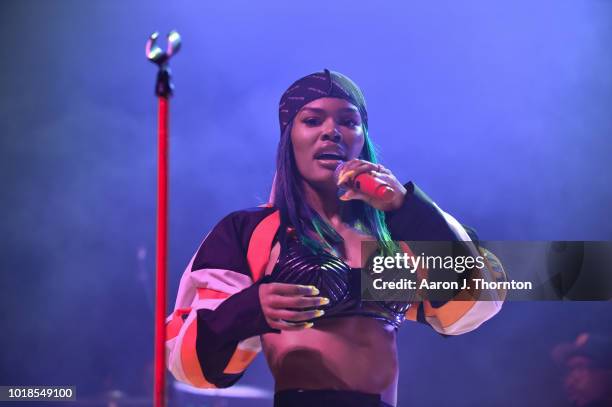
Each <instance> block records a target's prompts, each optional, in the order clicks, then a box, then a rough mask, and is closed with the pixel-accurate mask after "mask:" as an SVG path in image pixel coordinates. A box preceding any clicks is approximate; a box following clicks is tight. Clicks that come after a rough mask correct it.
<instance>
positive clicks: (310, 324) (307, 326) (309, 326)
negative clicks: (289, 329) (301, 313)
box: [304, 322, 314, 329]
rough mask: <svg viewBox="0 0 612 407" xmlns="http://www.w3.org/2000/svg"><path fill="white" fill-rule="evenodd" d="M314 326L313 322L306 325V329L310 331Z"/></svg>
mask: <svg viewBox="0 0 612 407" xmlns="http://www.w3.org/2000/svg"><path fill="white" fill-rule="evenodd" d="M313 325H314V324H313V323H312V322H308V323H307V324H306V325H304V328H306V329H308V328H312V326H313Z"/></svg>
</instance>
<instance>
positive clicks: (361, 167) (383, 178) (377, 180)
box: [334, 159, 406, 211]
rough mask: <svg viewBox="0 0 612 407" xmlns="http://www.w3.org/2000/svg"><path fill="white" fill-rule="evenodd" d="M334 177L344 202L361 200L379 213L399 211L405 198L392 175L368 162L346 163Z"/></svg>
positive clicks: (356, 160)
mask: <svg viewBox="0 0 612 407" xmlns="http://www.w3.org/2000/svg"><path fill="white" fill-rule="evenodd" d="M334 177H335V180H336V184H337V185H338V187H339V192H340V193H341V194H342V195H341V196H340V199H341V200H343V201H348V200H351V199H360V200H362V201H365V202H366V203H368V204H369V205H370V206H372V207H374V208H376V209H379V210H382V211H391V210H394V209H397V208H399V207H400V206H401V205H402V203H403V202H404V197H405V196H406V188H404V186H403V185H402V184H401V183H400V182H399V181H398V180H397V178H395V176H394V175H393V173H392V172H391V171H389V170H388V169H386V168H385V167H384V166H382V165H380V164H374V163H371V162H369V161H364V160H359V159H353V160H350V161H347V162H344V163H342V164H340V165H339V166H338V168H336V171H335V173H334Z"/></svg>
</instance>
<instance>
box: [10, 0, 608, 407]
mask: <svg viewBox="0 0 612 407" xmlns="http://www.w3.org/2000/svg"><path fill="white" fill-rule="evenodd" d="M174 28H176V29H178V30H179V31H180V33H181V35H182V36H183V39H184V44H183V45H184V47H183V49H182V50H181V52H180V54H179V55H178V56H177V57H176V58H175V59H174V60H173V61H172V69H173V72H174V78H175V80H174V82H175V84H176V94H175V97H174V98H173V99H172V106H171V110H172V118H171V140H170V144H171V157H170V159H171V209H170V226H171V227H170V264H169V266H170V268H169V270H170V277H169V285H170V291H169V297H170V298H169V299H170V302H171V303H173V301H174V296H175V292H176V289H177V287H178V280H179V276H180V274H181V273H182V271H183V269H184V267H185V266H186V264H187V262H188V261H189V259H190V256H191V255H192V254H193V252H194V251H195V250H196V248H197V246H198V244H199V243H200V241H201V240H202V238H203V237H204V236H205V234H206V233H207V232H208V231H209V230H210V228H211V227H212V226H213V225H214V224H215V223H216V222H217V221H218V220H220V219H221V217H223V216H224V215H225V214H227V213H229V212H230V211H233V210H236V209H240V208H245V207H250V206H254V205H257V204H260V203H262V202H264V201H266V199H267V196H268V193H269V187H270V183H271V178H272V175H273V168H274V157H275V149H276V144H277V141H278V138H279V130H278V123H277V105H278V100H279V98H280V95H281V94H282V92H283V91H284V90H285V89H286V88H287V87H288V85H289V84H290V83H291V82H293V81H294V80H295V79H297V78H299V77H301V76H304V75H306V74H309V73H311V72H314V71H319V70H321V69H323V68H325V67H327V68H329V69H332V70H336V71H339V72H342V73H344V74H346V75H348V76H350V77H351V78H352V79H354V80H355V81H356V82H357V83H358V84H359V86H360V87H361V88H362V89H363V91H364V93H365V95H366V99H367V103H368V112H369V117H370V134H371V136H372V138H373V139H374V141H375V142H376V144H377V145H378V146H379V147H380V150H381V158H382V162H383V163H384V164H385V165H386V166H387V167H388V168H390V169H391V170H392V171H394V173H395V174H396V175H397V176H398V178H400V179H401V180H403V181H408V180H414V181H415V182H416V183H417V184H418V185H419V186H420V187H421V188H422V189H423V190H425V191H426V192H427V193H428V194H429V195H430V196H431V197H432V198H433V199H434V200H435V201H436V202H437V203H438V204H439V205H440V206H441V207H442V208H444V209H445V210H446V211H448V212H450V213H451V214H453V215H454V216H455V217H457V218H458V219H460V220H461V221H462V222H463V223H465V224H468V225H471V226H473V227H474V228H476V229H477V230H478V232H479V234H480V236H481V238H483V239H487V240H510V239H526V240H529V239H533V240H535V239H552V240H572V239H580V240H582V239H588V240H612V224H611V223H610V207H611V204H612V191H611V189H610V182H611V180H612V176H611V174H612V172H611V171H610V170H611V167H612V166H611V164H610V158H611V157H612V141H611V136H612V119H611V117H612V116H611V113H610V112H611V110H612V75H611V72H612V52H611V51H610V50H611V47H612V2H610V1H606V0H585V1H570V0H567V1H559V0H544V1H535V2H534V1H525V0H521V1H505V2H489V1H484V0H482V1H462V2H453V1H442V2H435V4H433V3H431V2H424V1H420V2H402V1H387V2H356V1H352V2H351V1H335V2H326V1H308V2H303V3H300V4H297V3H296V2H281V1H274V2H271V1H269V2H248V1H223V2H221V1H218V2H201V1H175V2H164V3H163V4H162V2H150V1H144V0H143V1H121V2H120V1H76V0H75V1H43V0H27V1H6V0H3V1H0V38H2V39H3V41H2V45H1V46H0V78H1V81H2V82H1V84H2V86H1V88H0V92H1V97H0V146H1V153H0V154H1V155H0V177H1V178H0V180H1V182H2V186H3V192H2V198H1V200H0V209H1V211H2V214H3V221H2V235H1V236H2V238H1V239H2V240H1V242H0V247H1V248H2V255H1V256H0V267H1V271H2V272H1V275H0V287H1V290H2V291H1V293H0V309H1V311H0V324H1V325H0V329H1V331H0V332H1V333H0V349H1V353H0V354H1V358H0V384H5V385H9V384H58V385H59V384H74V385H77V386H78V391H79V393H78V394H79V397H83V398H84V397H88V396H92V397H93V396H94V395H96V394H99V393H101V392H103V391H107V390H109V389H121V390H123V391H125V392H127V393H128V394H131V395H138V394H150V392H151V388H150V386H151V383H150V377H151V374H150V372H149V369H150V363H151V359H152V348H153V312H152V292H153V272H154V256H153V254H154V234H155V224H154V219H155V218H154V216H155V174H156V172H155V171H156V156H155V153H156V99H155V97H154V95H153V86H154V81H155V73H156V69H155V67H154V66H153V65H152V64H151V63H149V62H148V61H147V60H146V59H145V56H144V45H145V41H146V39H147V37H148V35H149V34H150V33H151V32H153V31H155V30H159V31H161V32H162V34H164V35H165V33H167V32H168V31H169V30H171V29H174ZM162 43H164V44H165V41H162ZM139 253H140V257H139ZM610 310H611V307H610V305H609V304H606V303H521V304H518V303H509V304H506V305H505V307H504V309H503V310H502V312H501V313H500V314H499V315H498V316H497V317H496V318H494V319H493V320H491V321H489V322H488V323H486V324H485V325H484V326H483V327H481V329H479V330H478V331H476V332H473V333H470V334H467V335H464V336H461V337H457V338H449V339H444V338H442V337H439V336H438V335H437V334H436V333H435V332H433V331H432V330H431V329H428V328H427V327H425V326H421V325H418V324H413V323H405V324H404V325H403V326H402V328H401V329H400V338H399V341H400V346H399V349H400V359H401V361H400V363H401V377H400V390H399V401H400V403H399V405H400V406H402V405H424V404H426V403H427V404H433V405H454V406H463V405H465V406H468V405H469V406H476V405H493V404H495V405H504V404H511V403H512V404H514V405H538V406H563V405H564V401H563V395H562V392H561V387H560V379H559V375H558V372H557V370H556V368H555V366H554V364H553V362H552V361H551V360H550V357H549V351H550V348H551V347H552V346H553V345H554V344H556V343H558V342H560V341H569V340H572V339H573V338H574V337H575V336H576V335H577V334H578V333H579V332H582V331H585V330H598V331H604V332H610V331H612V328H611V324H610V322H609V321H610V316H609V312H610ZM372 374H375V371H373V372H372ZM241 384H252V385H256V386H261V387H264V388H266V389H268V390H272V386H273V382H272V379H271V376H270V374H269V372H268V369H267V367H266V365H265V362H264V360H263V357H261V356H260V357H259V358H258V359H257V361H256V362H255V364H254V365H252V366H251V367H250V369H249V370H248V372H247V374H246V376H245V377H244V378H243V380H242V381H241ZM263 405H269V402H268V403H264V404H263ZM230 406H231V404H230Z"/></svg>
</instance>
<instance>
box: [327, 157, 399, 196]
mask: <svg viewBox="0 0 612 407" xmlns="http://www.w3.org/2000/svg"><path fill="white" fill-rule="evenodd" d="M344 164H345V163H342V164H340V165H339V166H338V167H337V168H336V171H334V179H335V180H336V184H337V183H338V179H339V178H340V173H341V172H342V168H343V167H344ZM353 188H355V189H356V190H358V191H360V192H361V193H363V194H365V195H367V196H369V197H372V198H375V199H378V200H381V201H382V202H391V200H393V195H394V192H393V189H391V187H389V185H388V184H386V183H384V182H383V181H381V180H380V179H378V178H376V177H375V176H374V175H372V174H371V173H369V172H362V173H361V174H359V175H357V176H356V177H355V178H354V179H353ZM345 192H346V189H344V188H339V189H338V196H341V195H343V194H344V193H345Z"/></svg>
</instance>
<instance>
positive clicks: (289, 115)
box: [278, 69, 368, 135]
mask: <svg viewBox="0 0 612 407" xmlns="http://www.w3.org/2000/svg"><path fill="white" fill-rule="evenodd" d="M325 97H333V98H340V99H344V100H347V101H348V102H350V103H352V104H353V105H355V107H356V108H357V109H359V113H360V115H361V121H362V123H363V125H364V127H365V128H366V129H367V127H368V113H367V110H366V104H365V99H364V97H363V93H361V90H360V89H359V87H358V86H357V85H356V84H355V82H353V81H352V80H350V79H349V78H348V77H346V76H344V75H342V74H341V73H338V72H332V71H329V70H328V69H325V70H324V71H323V72H317V73H313V74H310V75H308V76H305V77H303V78H302V79H298V80H297V81H295V82H294V83H293V84H292V85H291V86H289V89H287V90H286V91H285V93H283V96H282V97H281V100H280V103H279V105H278V121H279V122H280V130H281V135H282V134H283V133H284V132H285V128H286V127H287V125H288V124H289V122H290V121H291V120H293V118H294V117H295V115H296V114H297V112H299V111H300V109H301V108H302V107H304V105H307V104H308V103H310V102H312V101H313V100H316V99H320V98H325Z"/></svg>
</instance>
